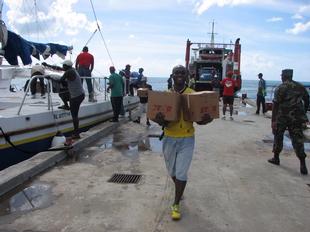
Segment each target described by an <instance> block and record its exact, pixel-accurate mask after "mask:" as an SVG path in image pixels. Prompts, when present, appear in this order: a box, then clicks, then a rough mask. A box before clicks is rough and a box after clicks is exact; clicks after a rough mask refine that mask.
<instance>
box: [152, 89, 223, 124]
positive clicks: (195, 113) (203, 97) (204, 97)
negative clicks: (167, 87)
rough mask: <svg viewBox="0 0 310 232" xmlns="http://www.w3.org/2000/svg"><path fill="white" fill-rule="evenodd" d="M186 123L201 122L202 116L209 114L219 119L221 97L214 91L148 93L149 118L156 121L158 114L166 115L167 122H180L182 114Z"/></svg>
mask: <svg viewBox="0 0 310 232" xmlns="http://www.w3.org/2000/svg"><path fill="white" fill-rule="evenodd" d="M181 109H182V110H183V117H184V120H186V121H192V122H199V121H202V116H203V115H204V114H205V113H209V114H210V115H211V117H213V118H219V95H218V93H217V92H214V91H202V92H195V93H190V94H183V95H181V94H178V93H175V92H162V91H148V110H147V117H148V118H149V119H151V120H154V119H155V116H156V114H157V113H158V112H162V113H163V114H164V115H165V120H167V121H171V122H172V121H178V120H179V119H180V112H181Z"/></svg>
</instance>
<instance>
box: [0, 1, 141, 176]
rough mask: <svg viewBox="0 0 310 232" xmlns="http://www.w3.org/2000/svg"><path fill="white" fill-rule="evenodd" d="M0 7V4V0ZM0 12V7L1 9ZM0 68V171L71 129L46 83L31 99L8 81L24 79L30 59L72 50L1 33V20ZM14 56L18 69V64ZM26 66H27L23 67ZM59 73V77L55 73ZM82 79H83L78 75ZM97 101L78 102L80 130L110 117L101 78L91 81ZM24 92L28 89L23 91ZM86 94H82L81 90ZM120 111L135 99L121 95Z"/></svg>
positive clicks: (67, 114)
mask: <svg viewBox="0 0 310 232" xmlns="http://www.w3.org/2000/svg"><path fill="white" fill-rule="evenodd" d="M0 5H1V6H2V5H3V1H0ZM1 9H2V8H1ZM0 42H1V45H2V47H1V51H0V54H1V58H0V59H1V60H2V59H4V58H5V59H6V61H7V62H8V63H9V65H2V64H1V65H0V154H1V155H0V170H2V169H4V168H6V167H8V166H11V165H13V164H16V163H18V162H20V161H22V160H25V159H27V158H29V157H31V156H33V155H34V154H36V153H38V152H40V151H44V150H46V149H48V148H49V147H50V145H51V141H52V138H53V137H54V135H55V134H56V133H57V132H58V131H61V132H62V133H64V134H66V135H70V133H71V132H72V130H73V124H72V117H71V114H70V111H67V110H63V109H58V106H60V105H61V102H62V101H61V99H60V98H59V96H58V94H57V93H53V91H51V90H52V85H50V83H49V81H47V80H45V83H46V86H47V92H48V94H47V97H46V98H44V99H43V98H36V99H31V96H30V94H29V93H28V94H27V91H26V92H24V91H15V89H14V88H12V85H11V83H12V80H16V79H22V80H29V79H30V70H31V67H30V65H31V63H32V59H31V56H35V57H37V58H38V57H40V56H48V55H53V54H60V55H61V56H63V57H65V56H66V54H67V52H69V51H70V50H71V49H72V47H70V46H66V45H61V44H54V43H46V44H43V43H35V42H30V41H27V40H25V39H23V38H22V37H21V36H19V35H17V34H16V33H14V32H11V31H9V30H7V29H6V26H5V24H4V22H3V21H1V31H0ZM18 57H19V58H20V59H21V60H22V63H23V65H22V66H19V65H18ZM27 65H28V66H27ZM59 74H60V75H61V73H59ZM82 78H83V77H82ZM91 79H92V81H93V84H94V87H95V95H96V100H97V102H88V101H83V103H82V104H81V107H80V110H79V119H80V129H81V130H82V131H85V130H87V129H88V128H90V127H92V126H94V125H96V124H98V123H100V122H103V121H106V120H108V119H109V118H111V117H112V114H113V113H112V107H111V103H110V101H109V99H110V98H109V94H108V93H107V92H106V79H107V78H106V77H104V76H101V77H91ZM28 89H29V87H28ZM85 91H86V92H87V90H85ZM123 102H124V108H125V109H126V110H130V109H133V108H135V107H136V106H137V105H138V98H137V97H128V96H127V97H124V101H123Z"/></svg>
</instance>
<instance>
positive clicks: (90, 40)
mask: <svg viewBox="0 0 310 232" xmlns="http://www.w3.org/2000/svg"><path fill="white" fill-rule="evenodd" d="M97 30H98V29H96V30H95V31H94V32H93V34H92V35H91V36H90V38H89V39H88V40H87V42H86V44H85V46H87V44H88V43H89V42H90V41H91V40H92V38H93V37H94V35H95V34H96V32H97Z"/></svg>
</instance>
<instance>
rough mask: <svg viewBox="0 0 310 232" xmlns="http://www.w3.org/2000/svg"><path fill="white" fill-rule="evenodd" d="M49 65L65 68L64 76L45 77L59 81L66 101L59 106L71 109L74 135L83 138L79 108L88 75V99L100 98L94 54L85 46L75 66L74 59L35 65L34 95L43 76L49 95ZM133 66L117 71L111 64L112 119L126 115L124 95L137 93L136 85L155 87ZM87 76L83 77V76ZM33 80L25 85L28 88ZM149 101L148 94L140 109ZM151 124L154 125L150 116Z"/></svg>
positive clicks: (43, 93) (138, 121)
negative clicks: (95, 80)
mask: <svg viewBox="0 0 310 232" xmlns="http://www.w3.org/2000/svg"><path fill="white" fill-rule="evenodd" d="M45 67H48V68H51V69H53V70H58V71H64V74H63V75H62V77H61V78H60V79H55V78H52V77H51V76H49V75H45V76H44V77H45V78H47V79H51V78H52V79H53V81H56V82H59V97H60V98H61V100H62V101H63V105H62V106H59V107H58V108H59V109H64V110H70V112H71V116H72V121H73V126H74V130H73V133H72V138H73V139H79V138H80V135H79V118H78V112H79V108H80V105H81V103H82V102H83V100H84V98H85V91H84V88H83V80H84V78H85V79H86V84H87V90H88V95H89V96H88V101H89V102H97V100H96V98H95V92H94V87H93V82H92V78H91V76H92V71H93V69H94V56H93V55H92V54H91V53H89V51H88V47H87V46H85V47H83V50H82V52H81V53H80V54H79V55H78V56H77V58H76V61H75V67H73V62H72V61H71V60H65V61H64V62H63V63H62V67H59V66H55V65H49V64H47V63H46V62H43V63H42V65H39V64H37V65H34V66H33V67H32V70H31V77H33V78H32V79H31V82H30V90H31V94H32V98H36V90H37V86H36V85H37V79H39V80H40V91H41V97H42V98H45V86H44V77H43V75H44V74H45ZM130 69H131V66H130V65H129V64H127V65H126V66H125V69H123V70H121V71H120V72H119V73H116V71H115V68H114V67H113V66H111V67H110V68H109V71H110V76H109V83H108V89H107V90H108V91H110V90H111V105H112V109H113V118H112V119H111V121H112V122H118V118H119V115H122V116H124V115H125V110H124V106H123V96H126V95H129V96H134V89H138V88H140V87H144V88H149V89H152V86H150V85H148V84H147V83H146V82H147V77H145V76H144V75H143V72H144V69H143V68H139V71H138V72H131V70H130ZM81 77H83V78H81ZM28 83H29V81H28V82H27V83H26V85H25V90H26V88H27V85H28ZM146 105H147V98H143V97H141V98H140V109H141V110H140V111H141V112H145V110H146ZM135 122H137V123H140V118H138V119H137V120H135ZM146 123H147V125H150V122H149V120H148V119H147V122H146Z"/></svg>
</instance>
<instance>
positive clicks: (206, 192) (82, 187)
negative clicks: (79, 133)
mask: <svg viewBox="0 0 310 232" xmlns="http://www.w3.org/2000/svg"><path fill="white" fill-rule="evenodd" d="M235 110H236V111H235V114H234V120H233V121H230V120H221V119H218V120H214V122H212V123H211V124H210V125H207V126H196V145H195V153H194V158H193V162H192V166H191V169H190V171H189V181H188V184H187V188H186V190H185V197H184V200H183V201H182V202H181V210H182V214H183V216H182V220H181V221H179V222H175V221H172V220H171V219H170V217H169V206H170V205H171V203H172V201H173V196H174V191H173V183H172V181H171V179H170V178H169V177H168V175H167V173H166V169H165V165H164V161H163V156H162V154H161V142H160V141H159V140H158V137H159V136H160V134H161V128H160V127H159V126H156V125H155V123H152V126H151V127H147V126H146V125H145V124H142V123H141V124H136V123H133V122H128V123H125V124H122V125H120V126H119V127H118V128H116V129H114V130H113V131H112V132H111V133H109V134H108V135H107V136H102V137H98V138H97V139H96V140H95V141H94V142H93V143H91V144H89V145H87V146H86V147H83V148H81V149H79V150H78V151H77V153H76V154H75V155H72V156H70V157H68V159H67V160H65V161H64V162H61V163H60V164H58V165H57V166H55V167H54V168H51V169H50V170H48V171H46V172H44V173H42V174H41V175H39V176H37V177H36V178H34V179H33V180H32V181H30V182H28V183H26V184H25V185H23V186H21V187H20V188H19V189H16V190H15V191H12V192H10V194H7V195H6V196H5V197H3V198H2V199H0V232H4V231H5V232H8V231H10V232H13V231H23V232H26V231H28V232H30V231H33V232H39V231H41V232H43V231H45V232H47V231H48V232H50V231H52V232H54V231H55V232H56V231H57V232H58V231H61V232H71V231H72V232H73V231H74V232H76V231H92V232H97V231H98V232H102V231H115V232H116V231H126V232H134V231H141V232H145V231H152V232H155V231H156V232H176V231H178V232H179V231H181V232H188V231H194V232H195V231H197V232H200V231H212V232H213V231H214V232H223V231H227V232H248V231H251V232H252V231H254V232H256V231H257V232H261V231H274V232H291V231H301V232H306V231H309V228H310V222H309V220H308V217H309V214H310V187H309V186H310V179H309V177H308V176H301V175H300V174H299V166H298V161H297V158H296V157H295V154H294V151H293V149H292V147H291V146H289V139H288V138H286V139H285V142H284V144H285V145H284V151H283V153H282V154H281V166H274V165H271V164H269V163H268V162H267V159H268V158H270V157H271V156H272V153H271V150H272V143H271V142H270V141H272V134H271V130H270V119H269V118H268V117H264V116H257V115H255V114H254V113H253V110H254V109H253V108H251V107H241V106H240V107H239V106H238V105H236V109H235ZM236 113H237V114H236ZM144 120H145V119H144ZM142 121H143V119H142ZM307 149H308V148H307ZM307 162H308V165H309V161H308V160H307ZM115 174H117V175H119V174H120V175H121V176H126V177H128V176H129V178H131V177H132V176H134V177H136V176H138V177H139V181H138V182H137V183H124V182H123V180H124V179H123V180H122V181H120V183H117V182H116V183H113V182H109V180H111V178H112V177H113V176H115Z"/></svg>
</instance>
